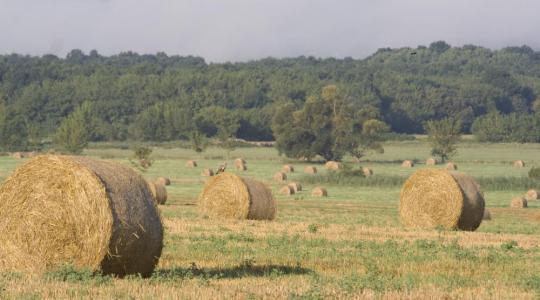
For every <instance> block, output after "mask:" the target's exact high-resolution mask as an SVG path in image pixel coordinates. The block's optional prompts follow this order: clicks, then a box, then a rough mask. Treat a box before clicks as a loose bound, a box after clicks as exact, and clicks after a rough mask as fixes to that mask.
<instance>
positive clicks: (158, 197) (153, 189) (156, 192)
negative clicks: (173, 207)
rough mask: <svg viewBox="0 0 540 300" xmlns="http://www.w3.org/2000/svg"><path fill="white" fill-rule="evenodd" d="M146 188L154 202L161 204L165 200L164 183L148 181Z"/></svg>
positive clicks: (165, 189)
mask: <svg viewBox="0 0 540 300" xmlns="http://www.w3.org/2000/svg"><path fill="white" fill-rule="evenodd" d="M148 188H149V189H150V193H151V194H152V199H153V200H154V202H155V203H156V204H159V205H163V204H165V202H167V188H166V187H165V185H163V184H161V183H158V182H148Z"/></svg>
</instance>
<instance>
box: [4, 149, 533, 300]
mask: <svg viewBox="0 0 540 300" xmlns="http://www.w3.org/2000/svg"><path fill="white" fill-rule="evenodd" d="M429 151H430V148H429V146H428V145H427V144H426V143H425V142H423V141H404V142H388V143H386V144H385V153H384V154H373V155H369V156H367V157H365V158H364V161H363V162H362V163H361V164H358V163H355V162H353V161H352V160H348V161H347V165H349V166H351V167H353V168H356V169H358V167H359V165H361V166H365V167H370V168H372V169H373V171H374V176H372V177H370V178H363V177H355V176H341V175H340V174H329V173H328V172H327V171H326V170H325V169H324V165H323V164H322V163H308V162H299V161H294V160H289V159H286V158H284V157H281V156H279V155H278V153H277V151H276V150H275V149H274V148H255V147H253V148H237V149H236V150H234V151H232V152H231V153H227V152H226V151H225V150H223V149H220V148H210V149H208V150H207V151H205V152H203V153H201V154H196V153H195V152H193V151H191V150H187V149H179V148H171V149H167V148H155V149H154V152H153V154H152V158H153V159H154V160H155V161H154V164H153V165H152V167H151V168H150V169H149V170H148V171H147V172H145V173H143V176H144V177H146V178H147V179H149V180H150V179H155V178H156V177H158V176H166V177H169V178H170V179H171V182H172V184H171V185H170V186H168V187H167V191H168V200H167V203H166V204H165V205H163V206H160V211H161V214H162V217H163V223H164V225H165V231H166V232H165V247H164V250H163V254H162V256H161V259H160V262H159V266H158V268H157V270H156V271H155V274H154V275H153V276H152V277H150V278H140V277H134V276H131V277H128V278H124V279H118V278H111V277H106V276H99V275H95V274H91V273H90V272H86V271H84V270H74V269H72V268H70V267H67V266H66V267H65V268H62V269H59V270H57V271H53V272H49V273H47V274H45V275H43V276H32V275H29V274H17V273H2V274H0V299H4V298H6V299H12V298H13V299H42V298H54V299H64V298H88V299H95V298H112V299H156V298H159V299H186V298H188V299H201V298H205V299H237V298H238V299H259V298H287V299H323V298H383V299H387V298H389V299H394V298H410V299H426V298H431V299H439V298H445V299H476V298H491V299H529V298H530V299H533V298H536V297H540V273H539V270H540V209H539V208H540V201H537V202H529V207H528V208H526V209H512V208H509V203H510V200H511V198H512V197H515V196H519V195H522V194H524V193H525V192H526V191H527V190H528V189H530V188H537V189H539V188H540V182H538V181H536V182H535V181H534V180H530V179H528V178H527V172H528V170H529V169H530V167H531V166H537V167H540V144H478V143H475V142H471V141H464V142H462V143H461V144H460V145H459V147H458V155H457V156H456V157H455V158H454V159H453V160H452V161H453V162H455V163H456V164H457V165H458V170H459V171H462V172H465V173H467V174H469V175H472V176H473V177H474V178H476V179H477V181H478V182H479V183H480V185H481V186H482V190H483V192H484V195H485V200H486V206H487V208H488V209H489V211H490V212H491V215H492V220H489V221H483V222H482V224H481V226H480V227H479V228H478V230H477V231H475V232H460V231H445V230H416V229H408V228H405V227H403V226H402V225H401V224H400V221H399V216H398V206H399V192H400V188H401V185H402V183H403V181H404V180H405V179H406V178H407V176H408V175H410V174H411V173H412V172H414V171H416V170H418V169H421V168H426V165H425V164H424V161H425V159H426V158H428V157H430V155H429ZM85 155H89V156H92V157H96V158H102V159H112V160H116V161H120V162H122V163H125V164H127V165H129V162H128V158H129V157H130V156H131V155H132V151H130V150H127V149H118V148H116V149H113V148H107V147H103V145H101V146H100V147H92V148H90V149H88V150H86V151H85ZM237 157H243V158H245V159H246V161H247V168H248V169H247V171H236V170H234V163H233V161H234V159H235V158H237ZM188 159H194V160H196V161H197V163H198V167H196V168H188V167H186V166H185V162H186V161H187V160H188ZM405 159H411V160H417V161H418V163H417V164H416V165H415V167H414V168H402V167H401V161H402V160H405ZM518 159H520V160H524V161H525V163H526V166H525V167H524V168H517V167H514V166H513V165H512V163H513V161H515V160H518ZM24 161H25V159H14V158H11V157H0V177H1V178H2V180H3V179H5V178H6V177H7V176H9V174H10V172H11V171H12V170H13V169H15V168H16V167H17V166H18V165H20V164H22V163H24ZM224 161H227V162H228V168H227V171H228V172H233V173H238V174H240V175H241V176H246V177H250V178H255V179H258V180H260V181H263V182H264V183H266V184H267V185H268V186H269V187H270V188H271V189H272V192H273V193H274V195H275V197H276V199H277V201H278V213H277V218H276V220H275V221H229V220H225V221H224V220H213V219H208V218H203V217H200V216H199V214H198V211H197V196H198V195H199V193H200V192H201V190H202V188H203V186H204V183H205V181H206V180H207V178H208V177H203V176H201V171H202V169H203V168H212V169H214V170H215V169H216V168H217V167H218V166H219V165H220V164H222V163H223V162H224ZM285 163H290V164H292V165H294V167H295V171H296V172H294V173H289V174H288V180H287V182H289V181H297V182H300V183H301V184H302V185H303V191H301V192H298V193H297V194H295V195H291V196H285V195H280V194H279V193H278V191H279V189H280V188H281V187H282V186H283V185H284V184H283V183H278V182H276V181H274V180H273V178H272V176H273V174H274V173H275V172H278V171H280V169H281V167H282V165H283V164H285ZM308 165H316V166H317V168H318V170H319V172H318V174H315V175H310V174H305V173H304V172H303V170H304V167H305V166H308ZM435 168H444V165H438V166H435ZM315 186H323V187H325V188H326V189H327V190H328V197H323V198H318V197H313V196H311V190H312V189H313V188H314V187H315Z"/></svg>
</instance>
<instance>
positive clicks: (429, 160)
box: [426, 157, 437, 166]
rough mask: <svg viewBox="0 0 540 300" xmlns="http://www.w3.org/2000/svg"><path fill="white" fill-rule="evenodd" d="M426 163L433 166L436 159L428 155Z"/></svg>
mask: <svg viewBox="0 0 540 300" xmlns="http://www.w3.org/2000/svg"><path fill="white" fill-rule="evenodd" d="M426 165H428V166H435V165H437V160H436V159H435V158H433V157H430V158H428V159H427V160H426Z"/></svg>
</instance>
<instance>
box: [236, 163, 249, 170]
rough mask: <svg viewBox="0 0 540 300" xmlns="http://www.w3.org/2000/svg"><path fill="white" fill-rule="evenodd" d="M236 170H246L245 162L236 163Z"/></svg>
mask: <svg viewBox="0 0 540 300" xmlns="http://www.w3.org/2000/svg"><path fill="white" fill-rule="evenodd" d="M236 170H238V171H247V166H246V165H245V164H238V165H236Z"/></svg>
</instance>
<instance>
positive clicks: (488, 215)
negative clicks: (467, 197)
mask: <svg viewBox="0 0 540 300" xmlns="http://www.w3.org/2000/svg"><path fill="white" fill-rule="evenodd" d="M482 220H485V221H489V220H491V213H490V212H489V210H488V209H487V208H484V217H483V218H482Z"/></svg>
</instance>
